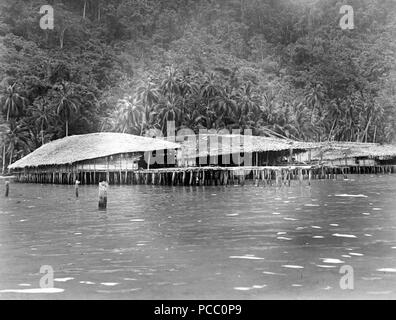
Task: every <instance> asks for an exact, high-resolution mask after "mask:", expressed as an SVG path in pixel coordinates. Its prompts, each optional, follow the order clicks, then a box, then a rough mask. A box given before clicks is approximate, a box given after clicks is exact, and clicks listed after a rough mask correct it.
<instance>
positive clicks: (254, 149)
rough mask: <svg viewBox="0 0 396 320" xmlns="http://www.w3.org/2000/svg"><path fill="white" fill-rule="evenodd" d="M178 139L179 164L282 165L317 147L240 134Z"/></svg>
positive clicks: (183, 165)
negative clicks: (179, 147) (179, 146)
mask: <svg viewBox="0 0 396 320" xmlns="http://www.w3.org/2000/svg"><path fill="white" fill-rule="evenodd" d="M176 142H178V143H180V144H181V146H182V147H181V149H179V150H178V154H177V159H178V165H179V166H180V167H191V166H222V167H235V166H242V165H243V166H273V165H281V164H284V163H294V162H296V161H298V160H299V159H298V155H299V154H301V153H303V152H305V151H307V150H310V149H313V148H315V145H314V144H313V143H305V142H298V141H293V140H289V139H279V138H272V137H259V136H251V135H237V134H227V135H221V134H200V135H196V136H180V137H176Z"/></svg>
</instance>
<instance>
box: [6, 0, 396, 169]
mask: <svg viewBox="0 0 396 320" xmlns="http://www.w3.org/2000/svg"><path fill="white" fill-rule="evenodd" d="M44 4H50V5H52V6H53V7H54V12H55V17H54V29H53V30H42V29H41V28H40V24H39V21H40V18H41V15H40V13H39V10H40V7H41V6H42V5H44ZM343 4H348V5H351V6H352V7H353V8H354V16H355V19H354V20H355V27H354V29H353V30H342V29H341V28H340V26H339V21H340V18H341V15H340V7H341V6H342V5H343ZM395 53H396V3H395V1H393V0H349V1H342V0H305V1H297V0H276V1H275V0H167V1H160V0H107V1H101V0H95V1H93V0H67V1H66V0H46V1H43V0H2V1H1V2H0V106H1V109H0V110H1V112H2V117H1V121H0V126H1V127H2V128H3V129H2V130H1V131H0V132H1V138H0V142H1V143H2V151H3V152H2V158H3V162H2V163H3V167H4V166H6V165H7V164H8V163H12V162H13V161H15V160H16V159H18V158H19V157H22V156H23V155H25V154H26V153H28V152H30V151H32V150H34V149H36V148H38V147H39V146H40V145H42V144H43V143H46V142H48V141H51V140H54V139H58V138H61V137H64V136H65V135H73V134H82V133H89V132H96V131H118V132H129V133H133V134H138V135H144V134H146V133H147V132H149V131H150V130H151V129H157V130H160V131H161V130H162V131H164V130H166V129H165V124H166V121H169V120H172V121H175V125H176V128H184V127H188V128H190V129H192V130H199V129H200V128H208V129H224V128H226V129H234V128H238V129H245V128H249V129H252V130H253V132H254V133H255V134H275V135H282V136H286V137H290V138H294V139H299V140H315V141H327V140H343V141H359V142H380V143H385V142H394V141H395V135H396V123H395V121H396V120H395V119H396V117H395V116H396V87H395V85H396V69H395V57H396V55H395Z"/></svg>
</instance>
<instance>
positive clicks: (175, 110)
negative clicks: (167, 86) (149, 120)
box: [157, 94, 181, 133]
mask: <svg viewBox="0 0 396 320" xmlns="http://www.w3.org/2000/svg"><path fill="white" fill-rule="evenodd" d="M157 115H158V117H159V124H160V126H161V129H162V132H163V133H165V126H166V124H167V122H168V121H175V125H176V127H178V122H179V120H181V98H180V97H179V96H176V95H174V94H172V95H168V96H167V97H161V100H160V101H159V102H158V104H157Z"/></svg>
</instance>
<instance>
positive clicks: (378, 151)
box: [305, 141, 396, 166]
mask: <svg viewBox="0 0 396 320" xmlns="http://www.w3.org/2000/svg"><path fill="white" fill-rule="evenodd" d="M305 157H307V155H305ZM312 161H314V162H320V163H322V164H325V165H330V166H377V165H378V166H380V165H396V146H394V145H380V144H376V143H361V142H360V143H359V142H337V141H331V142H324V143H321V144H320V145H319V147H318V148H317V149H315V150H313V151H312Z"/></svg>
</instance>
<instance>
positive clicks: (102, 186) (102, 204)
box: [99, 181, 109, 209]
mask: <svg viewBox="0 0 396 320" xmlns="http://www.w3.org/2000/svg"><path fill="white" fill-rule="evenodd" d="M108 186H109V185H108V183H107V182H105V181H102V182H100V183H99V209H106V207H107V187H108Z"/></svg>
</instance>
